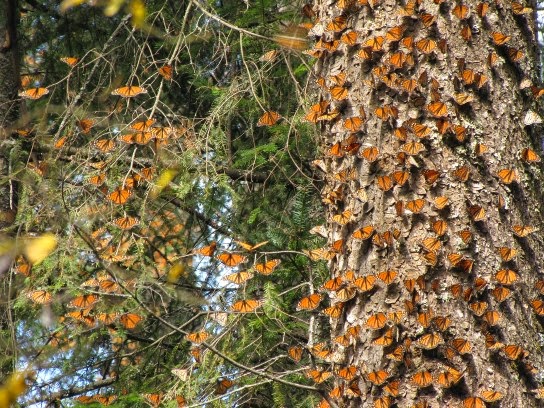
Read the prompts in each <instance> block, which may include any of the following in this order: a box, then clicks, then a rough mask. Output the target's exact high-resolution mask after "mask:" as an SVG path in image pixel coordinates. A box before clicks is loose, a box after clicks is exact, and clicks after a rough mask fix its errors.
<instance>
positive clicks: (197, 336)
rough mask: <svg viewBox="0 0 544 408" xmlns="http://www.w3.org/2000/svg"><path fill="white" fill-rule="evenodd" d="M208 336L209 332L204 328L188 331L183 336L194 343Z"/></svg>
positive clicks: (200, 341) (202, 340) (204, 339)
mask: <svg viewBox="0 0 544 408" xmlns="http://www.w3.org/2000/svg"><path fill="white" fill-rule="evenodd" d="M208 337H210V333H208V332H207V331H205V330H201V331H198V332H193V333H188V334H187V335H186V336H185V338H186V339H187V340H189V341H190V342H191V343H196V344H200V343H202V342H204V341H206V339H207V338H208Z"/></svg>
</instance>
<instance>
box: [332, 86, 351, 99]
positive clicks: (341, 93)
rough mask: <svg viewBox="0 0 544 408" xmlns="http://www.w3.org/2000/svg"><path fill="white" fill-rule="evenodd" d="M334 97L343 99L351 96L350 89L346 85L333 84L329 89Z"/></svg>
mask: <svg viewBox="0 0 544 408" xmlns="http://www.w3.org/2000/svg"><path fill="white" fill-rule="evenodd" d="M329 92H330V94H331V97H332V99H334V100H337V101H342V100H344V99H346V98H347V97H348V96H349V89H348V88H346V87H344V86H333V87H332V88H330V89H329Z"/></svg>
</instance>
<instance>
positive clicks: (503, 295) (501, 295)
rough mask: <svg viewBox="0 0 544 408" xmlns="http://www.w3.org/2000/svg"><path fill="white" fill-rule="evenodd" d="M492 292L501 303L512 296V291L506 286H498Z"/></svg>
mask: <svg viewBox="0 0 544 408" xmlns="http://www.w3.org/2000/svg"><path fill="white" fill-rule="evenodd" d="M491 294H492V295H493V297H494V298H495V300H496V301H497V302H499V303H501V302H504V301H505V300H506V299H508V298H509V297H510V296H511V294H512V292H511V290H510V289H508V288H505V287H503V286H497V287H496V288H494V289H493V290H492V291H491Z"/></svg>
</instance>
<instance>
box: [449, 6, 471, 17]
mask: <svg viewBox="0 0 544 408" xmlns="http://www.w3.org/2000/svg"><path fill="white" fill-rule="evenodd" d="M468 12H469V9H468V7H467V6H465V5H464V4H458V5H457V6H455V7H454V8H453V11H452V13H453V15H454V16H456V17H457V18H458V19H459V20H464V19H466V18H467V17H468Z"/></svg>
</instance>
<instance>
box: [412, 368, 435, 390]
mask: <svg viewBox="0 0 544 408" xmlns="http://www.w3.org/2000/svg"><path fill="white" fill-rule="evenodd" d="M410 380H411V382H412V383H413V384H414V385H415V386H417V387H418V388H425V387H428V386H429V385H431V383H432V382H433V377H432V375H431V373H430V372H429V371H425V370H424V371H419V372H417V373H415V374H414V375H413V376H412V377H411V379H410Z"/></svg>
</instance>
